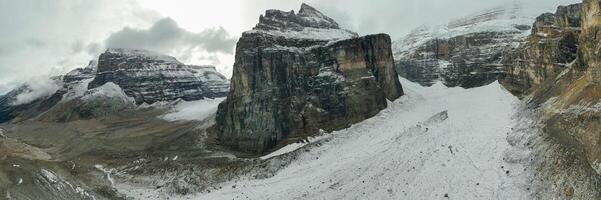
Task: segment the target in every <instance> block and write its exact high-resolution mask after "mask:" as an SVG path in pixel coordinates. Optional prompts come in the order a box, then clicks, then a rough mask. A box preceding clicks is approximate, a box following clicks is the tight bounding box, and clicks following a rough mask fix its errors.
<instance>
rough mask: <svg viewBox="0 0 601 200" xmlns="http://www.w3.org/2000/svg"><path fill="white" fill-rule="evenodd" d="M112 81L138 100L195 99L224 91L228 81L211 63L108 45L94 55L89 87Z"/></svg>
mask: <svg viewBox="0 0 601 200" xmlns="http://www.w3.org/2000/svg"><path fill="white" fill-rule="evenodd" d="M108 82H113V83H115V84H117V85H118V86H120V87H121V88H122V89H123V90H124V91H125V93H126V94H127V95H128V96H132V97H134V98H135V100H136V102H137V103H138V104H142V103H148V104H152V103H155V102H158V101H172V100H176V99H180V98H181V99H184V100H187V101H190V100H199V99H203V98H207V97H208V98H215V97H223V96H226V95H227V90H228V81H227V79H226V78H225V77H224V76H223V75H221V74H219V73H218V72H217V71H216V70H215V68H214V67H211V66H189V65H184V64H182V63H180V62H179V61H177V60H176V59H175V58H173V57H170V56H164V55H159V54H156V53H153V52H149V51H143V50H130V49H108V50H107V51H106V52H105V53H103V54H101V55H100V58H99V59H98V71H97V72H96V75H95V78H94V80H93V81H92V82H91V83H90V85H89V88H90V89H92V88H96V87H100V86H102V85H104V84H105V83H108Z"/></svg>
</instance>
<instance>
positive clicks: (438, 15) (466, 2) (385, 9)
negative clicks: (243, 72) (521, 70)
mask: <svg viewBox="0 0 601 200" xmlns="http://www.w3.org/2000/svg"><path fill="white" fill-rule="evenodd" d="M302 2H306V3H308V4H310V5H312V6H314V7H315V8H317V9H318V10H320V11H322V12H323V13H324V14H326V15H328V16H330V17H332V18H333V19H335V20H336V21H338V23H339V24H341V25H342V26H343V27H344V28H346V29H350V30H352V31H356V32H358V33H359V34H361V35H365V34H373V33H388V34H390V35H391V36H392V37H393V38H395V39H396V38H400V37H402V36H404V35H405V34H407V33H409V32H410V31H411V30H413V29H414V28H416V27H419V26H421V25H438V24H446V23H447V22H449V20H452V19H456V18H460V17H465V16H466V15H469V14H471V13H474V12H478V11H481V10H484V9H489V8H493V7H497V6H502V5H511V4H518V5H523V6H524V10H525V12H528V13H530V14H533V15H538V14H542V13H543V12H554V11H555V8H556V7H557V6H559V5H566V4H571V3H578V2H582V0H377V1H374V0H353V1H349V0H289V1H280V0H254V1H244V6H245V10H244V13H243V15H244V16H245V19H244V20H245V24H247V25H246V26H249V27H252V25H254V24H256V23H257V18H258V16H259V14H262V13H263V12H264V11H265V10H266V9H280V10H292V9H293V10H297V11H298V9H299V7H300V4H301V3H302Z"/></svg>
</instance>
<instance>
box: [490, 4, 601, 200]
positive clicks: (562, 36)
mask: <svg viewBox="0 0 601 200" xmlns="http://www.w3.org/2000/svg"><path fill="white" fill-rule="evenodd" d="M599 3H600V1H598V0H585V1H584V3H583V4H575V5H570V6H562V7H559V8H558V11H557V12H556V13H555V14H544V15H542V16H540V17H539V18H537V22H536V23H535V28H534V31H533V33H532V36H531V37H530V38H529V42H528V43H527V44H525V45H524V46H522V47H521V49H523V50H522V51H521V52H522V55H521V57H519V58H522V60H520V59H516V62H517V63H520V64H519V65H513V66H514V67H515V68H514V69H513V71H512V72H513V73H510V74H508V77H510V78H511V81H507V79H504V80H502V81H501V82H502V83H503V84H504V85H505V86H506V87H507V88H509V89H510V90H511V91H513V92H514V93H517V94H521V95H529V96H530V97H531V98H530V101H529V103H530V104H531V107H533V108H537V110H538V111H539V112H540V118H539V119H538V120H539V123H540V124H541V127H542V131H543V132H544V134H545V135H546V136H547V137H548V138H550V139H552V140H551V141H554V142H555V143H554V144H559V145H561V147H562V148H565V149H568V150H570V151H571V152H572V154H573V156H571V157H573V158H583V159H584V160H585V162H586V163H588V165H589V166H590V167H591V168H592V169H593V170H594V171H596V173H597V174H596V175H592V176H594V177H592V176H589V177H590V178H591V179H594V180H601V165H599V163H601V123H600V120H599V119H601V104H600V103H599V102H600V100H601V85H599V84H598V83H597V80H598V79H597V78H598V77H597V76H596V74H597V72H596V70H597V69H598V68H599V67H600V64H601V63H598V59H599V57H598V55H597V54H598V47H599V39H598V38H599V37H598V35H597V33H598V30H600V29H601V23H599V19H601V18H599V17H598V16H597V15H598V13H599V11H600V10H599ZM579 10H581V11H580V12H579ZM580 18H582V19H581V20H579V19H580ZM511 76H514V77H511ZM506 78H507V77H506ZM591 168H589V169H591ZM579 181H580V180H579ZM597 183H598V182H597ZM597 183H594V184H597ZM574 195H582V194H579V193H578V192H574Z"/></svg>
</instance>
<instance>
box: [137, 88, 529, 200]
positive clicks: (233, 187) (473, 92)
mask: <svg viewBox="0 0 601 200" xmlns="http://www.w3.org/2000/svg"><path fill="white" fill-rule="evenodd" d="M402 84H403V87H404V89H405V92H406V93H407V94H406V95H405V96H404V97H402V98H401V99H399V100H397V101H395V102H390V103H389V107H388V108H387V109H385V110H383V111H382V112H381V113H380V114H378V115H377V116H375V117H373V118H371V119H368V120H365V121H363V122H361V123H358V124H356V125H354V126H352V127H350V128H348V129H345V130H340V131H336V132H334V133H331V134H330V136H329V137H328V139H327V140H325V141H324V140H322V141H321V144H320V145H312V146H306V147H302V146H305V145H304V144H293V145H292V146H288V147H285V148H284V149H283V150H282V153H286V152H291V151H294V150H296V149H299V148H300V149H299V150H298V151H299V153H300V154H299V155H298V157H297V159H296V160H294V161H292V163H290V164H289V165H288V166H286V167H285V168H283V169H281V170H280V171H278V172H276V174H275V175H274V176H273V177H270V178H266V179H255V178H242V179H240V180H235V181H232V182H226V183H223V184H222V185H221V186H220V187H219V188H221V189H219V190H213V191H211V192H210V193H198V194H195V195H188V196H175V197H173V198H172V199H411V200H413V199H428V200H429V199H462V200H465V199H530V198H529V196H528V194H529V193H528V191H527V189H526V188H527V187H526V186H525V185H527V182H528V181H527V180H526V179H527V178H526V177H527V175H526V174H525V173H526V172H525V170H524V166H521V164H518V163H515V162H514V163H508V162H505V161H504V160H507V159H511V157H516V156H519V155H523V154H525V152H518V151H516V150H515V149H514V148H512V147H511V146H510V144H509V143H508V142H507V138H506V137H507V134H508V132H510V130H511V128H512V127H513V126H514V125H515V124H514V123H516V122H515V121H514V120H513V119H512V116H513V114H514V112H516V109H517V106H518V105H519V100H518V99H516V98H515V97H513V96H512V95H511V94H509V93H508V92H507V91H506V90H505V89H503V88H502V86H501V85H500V84H499V83H498V82H495V83H493V84H491V85H488V86H484V87H480V88H472V89H462V88H447V87H445V86H444V85H442V84H441V83H438V84H436V85H434V86H432V87H429V88H426V87H422V86H419V85H418V84H414V83H411V82H409V81H406V80H402ZM445 111H446V112H445ZM280 155H281V154H279V153H278V154H276V155H269V156H268V157H265V158H266V159H277V157H278V156H280ZM507 171H509V173H508V172H507ZM130 189H131V188H130ZM136 191H137V192H133V191H132V192H131V193H130V195H131V194H134V195H135V194H140V195H141V196H139V197H138V198H142V199H144V198H148V197H149V196H148V195H146V196H145V195H144V194H148V193H152V192H154V191H152V190H148V191H146V190H144V191H146V192H140V191H141V190H136ZM445 194H446V195H447V196H448V197H445Z"/></svg>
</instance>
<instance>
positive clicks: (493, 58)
mask: <svg viewBox="0 0 601 200" xmlns="http://www.w3.org/2000/svg"><path fill="white" fill-rule="evenodd" d="M520 12H521V9H520V7H501V8H495V9H490V10H486V11H484V12H482V13H478V14H475V15H473V16H470V17H466V18H463V19H460V20H455V21H452V22H450V23H449V25H447V26H443V27H421V28H419V29H416V30H414V31H413V32H412V33H411V34H409V35H408V36H407V37H405V38H403V39H401V40H399V41H396V42H395V61H396V67H397V71H398V72H399V74H400V75H401V76H403V77H405V78H407V79H408V80H411V81H413V82H417V83H420V84H421V85H425V86H430V85H433V84H434V83H435V82H437V81H441V82H442V83H443V84H445V85H447V86H451V87H456V86H460V87H464V88H471V87H479V86H483V85H487V84H490V83H492V82H494V81H496V80H497V76H498V75H501V74H503V73H504V68H503V67H502V59H503V57H504V56H505V54H507V52H511V51H512V50H514V49H515V48H517V47H518V46H519V45H520V44H522V43H523V42H524V41H525V39H526V37H527V35H528V33H529V30H530V27H531V26H530V24H531V23H532V20H531V19H530V17H527V16H524V15H522V14H521V13H520Z"/></svg>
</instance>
